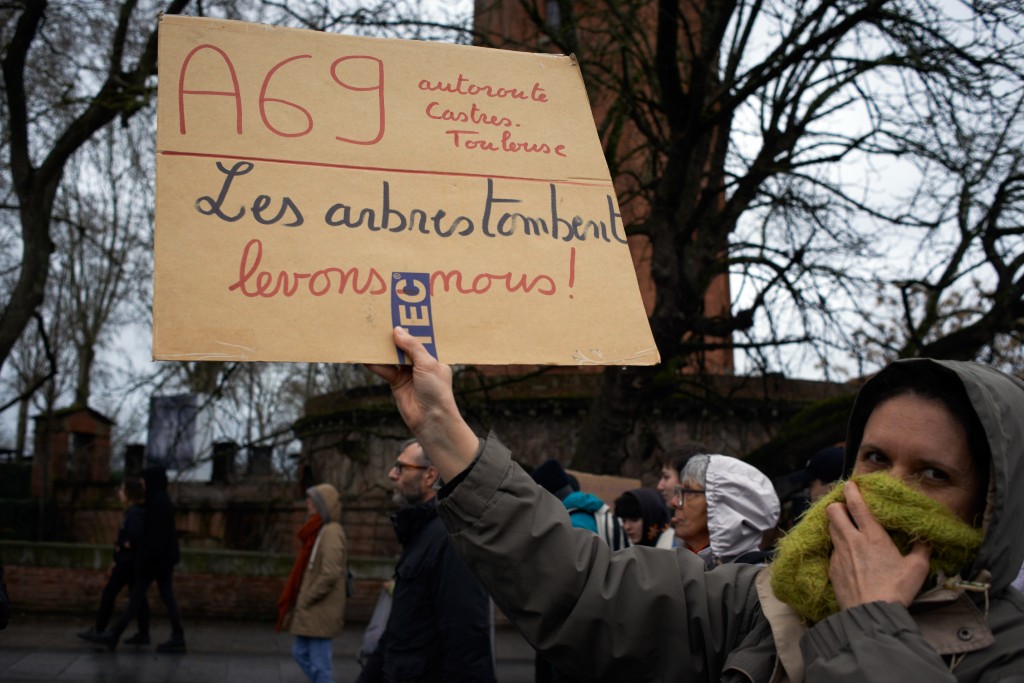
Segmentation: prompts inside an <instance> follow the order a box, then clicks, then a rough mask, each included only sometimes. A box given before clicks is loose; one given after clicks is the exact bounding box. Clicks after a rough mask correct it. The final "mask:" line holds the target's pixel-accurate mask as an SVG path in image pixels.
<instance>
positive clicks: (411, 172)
mask: <svg viewBox="0 0 1024 683" xmlns="http://www.w3.org/2000/svg"><path fill="white" fill-rule="evenodd" d="M159 154H163V155H166V156H175V157H202V158H207V159H234V160H237V161H265V162H267V163H271V164H291V165H294V166H316V167H320V168H338V169H345V170H349V171H376V172H380V173H405V174H408V175H436V176H454V177H462V178H495V179H498V180H520V181H522V182H526V183H554V184H556V185H577V186H581V187H611V182H607V181H598V180H594V181H587V180H552V179H549V178H526V177H523V176H514V175H499V174H496V173H456V172H452V171H427V170H423V169H416V168H385V167H381V166H356V165H354V164H330V163H327V162H325V161H301V160H299V159H273V158H271V157H255V156H243V155H237V154H212V153H209V152H176V151H173V150H164V151H162V152H159Z"/></svg>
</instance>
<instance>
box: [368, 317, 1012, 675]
mask: <svg viewBox="0 0 1024 683" xmlns="http://www.w3.org/2000/svg"><path fill="white" fill-rule="evenodd" d="M394 339H395V342H396V344H397V345H398V346H399V348H401V349H402V350H403V351H404V352H405V353H406V354H407V355H408V356H409V357H410V358H411V359H412V361H413V367H411V368H410V367H396V366H372V369H373V370H374V371H376V372H377V373H378V374H379V375H380V376H382V377H383V378H385V379H386V380H388V381H389V382H390V384H391V387H392V393H393V394H394V396H395V399H396V402H397V404H398V407H399V410H400V411H401V413H402V417H403V418H404V419H405V421H406V423H407V424H408V425H409V426H410V428H411V429H412V431H413V433H415V434H416V435H417V436H418V437H419V438H420V439H421V441H423V442H425V443H426V445H427V447H428V448H430V449H431V453H432V454H433V457H434V462H435V465H436V466H437V467H438V469H439V470H440V471H441V475H442V477H443V478H444V479H445V480H446V481H448V482H449V484H448V485H447V487H446V489H445V490H443V491H442V493H441V497H442V501H441V503H440V506H439V507H440V514H441V517H442V519H443V520H444V522H445V524H446V526H447V527H448V529H449V532H450V533H451V539H452V543H453V544H454V545H455V547H456V549H457V550H458V551H459V553H460V554H461V555H462V556H463V558H464V559H465V560H466V562H467V564H468V565H469V566H470V568H471V569H472V570H473V571H474V572H475V573H476V574H477V575H478V576H479V577H480V579H481V581H482V582H483V583H484V584H485V585H486V586H487V587H488V589H489V590H490V592H491V595H492V597H493V598H494V600H495V603H496V604H497V606H498V607H499V609H501V611H502V612H503V613H504V614H505V615H506V616H507V617H508V618H509V619H510V620H511V621H512V622H513V623H514V624H515V625H516V627H517V628H518V629H519V630H520V632H522V633H523V634H524V635H525V636H526V638H527V640H528V641H530V642H531V643H532V644H533V645H534V646H535V647H537V648H539V649H540V650H541V651H543V652H544V653H545V656H547V657H549V658H550V659H551V660H552V661H553V662H554V663H555V664H556V665H557V666H558V667H559V668H560V669H563V670H564V672H565V673H566V674H568V675H570V676H573V677H575V678H578V679H584V680H591V681H616V680H646V681H684V680H685V681H726V682H730V683H731V682H737V681H756V682H769V681H807V682H808V683H815V682H819V681H827V682H828V683H843V682H846V681H857V682H861V681H863V682H867V681H929V682H932V681H961V682H964V683H966V682H972V683H973V682H979V683H980V682H981V681H1010V680H1024V597H1022V595H1021V594H1020V593H1019V592H1017V591H1016V590H1014V589H1013V588H1011V587H1010V582H1011V581H1012V580H1013V579H1014V578H1015V577H1016V575H1017V571H1018V569H1019V568H1020V566H1021V564H1022V561H1024V497H1022V496H1020V495H1019V492H1020V490H1021V488H1022V487H1024V382H1022V381H1021V380H1020V379H1018V378H1015V377H1010V376H1008V375H1005V374H1003V373H1000V372H998V371H996V370H994V369H992V368H988V367H985V366H981V365H978V364H975V363H966V362H953V361H934V360H928V359H914V360H905V361H898V362H896V363H894V364H892V365H890V366H888V367H887V368H885V369H883V370H882V371H881V372H879V373H878V375H877V376H876V377H875V378H873V379H872V380H870V381H869V382H867V383H866V384H865V386H864V387H863V389H862V390H861V392H860V394H859V396H858V398H857V400H856V403H855V405H854V409H853V412H852V414H851V419H850V424H849V429H848V435H847V440H846V445H847V456H846V457H847V463H846V470H847V471H848V472H850V471H852V479H851V480H850V481H848V482H846V483H845V484H844V485H842V486H840V487H837V488H836V490H834V491H833V492H832V493H830V494H829V495H828V496H826V497H825V498H823V499H822V500H821V501H819V503H818V504H817V505H816V506H815V507H813V508H812V509H811V510H809V511H808V513H807V514H806V515H805V516H804V517H803V518H802V519H801V521H800V523H799V524H798V525H797V526H796V527H795V528H794V530H793V531H792V532H791V533H790V534H789V536H787V537H786V539H783V542H782V544H781V546H780V548H779V555H778V557H777V559H776V560H775V561H773V563H772V564H771V565H770V566H769V567H767V568H766V567H757V566H752V565H746V564H736V563H732V564H725V565H720V566H718V567H716V568H715V569H713V570H711V571H707V570H706V569H705V565H704V563H703V562H701V560H700V559H699V558H697V557H696V556H694V555H693V554H692V553H688V552H685V551H682V550H676V551H675V552H672V553H667V552H662V551H660V550H656V549H648V548H643V547H631V548H628V549H626V550H623V551H619V552H617V553H612V552H611V551H610V550H608V549H607V547H606V546H604V545H603V544H602V543H601V542H600V541H598V540H597V539H592V538H590V537H588V536H587V535H586V534H584V533H583V532H578V531H574V530H573V529H572V528H571V526H570V525H569V523H568V520H567V519H565V515H564V513H561V512H560V510H559V507H560V506H559V505H558V502H557V501H556V500H554V499H553V498H551V497H550V496H547V495H546V494H544V493H543V492H542V491H541V490H540V489H539V488H538V487H537V486H536V485H535V484H534V483H533V482H532V481H531V480H530V479H529V477H528V476H526V475H525V474H524V473H523V472H522V470H521V469H520V468H519V467H518V466H517V465H515V464H514V463H513V462H512V461H511V458H510V454H509V452H508V450H507V449H506V448H505V447H504V446H502V445H501V444H500V443H499V442H498V441H497V440H496V439H495V438H494V437H489V438H488V439H487V440H486V441H484V442H483V443H481V441H480V440H479V439H478V438H477V437H476V435H475V434H474V433H473V432H472V430H471V429H469V427H468V425H467V424H466V423H465V422H464V421H463V420H462V419H461V417H460V416H459V413H458V407H457V404H456V403H455V400H454V397H453V394H452V393H451V386H450V382H451V370H450V369H449V368H447V366H444V365H441V364H439V363H438V362H437V361H436V360H435V359H434V358H433V357H432V356H430V354H429V353H428V352H427V351H426V350H425V349H424V348H423V346H422V344H421V343H419V342H418V341H416V340H415V339H413V338H412V337H411V335H409V334H408V332H406V331H405V330H402V329H401V328H396V330H395V334H394ZM787 539H792V540H793V542H792V543H788V542H787ZM791 557H796V558H798V560H797V561H796V562H792V561H790V558H791ZM802 559H807V560H808V561H806V562H803V561H801V560H802ZM787 564H788V565H789V567H790V568H789V569H786V567H787ZM794 568H795V570H794Z"/></svg>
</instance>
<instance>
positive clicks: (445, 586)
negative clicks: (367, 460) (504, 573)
mask: <svg viewBox="0 0 1024 683" xmlns="http://www.w3.org/2000/svg"><path fill="white" fill-rule="evenodd" d="M388 478H389V479H390V480H391V484H392V486H393V488H394V500H395V502H396V503H398V504H399V505H400V506H401V509H399V510H398V512H396V513H395V514H394V515H392V517H391V522H392V524H394V527H395V534H396V535H397V536H398V541H399V542H400V543H401V544H402V554H401V556H400V557H399V558H398V565H397V566H396V567H395V579H394V594H393V601H392V606H391V615H390V617H389V618H388V623H387V626H386V628H385V629H384V633H383V634H382V635H381V638H380V641H379V643H378V645H377V649H376V650H375V651H374V652H373V653H372V654H370V656H369V657H368V659H367V662H366V666H365V667H364V668H363V671H362V673H361V674H360V676H359V679H358V681H357V683H378V682H386V683H400V682H401V681H424V682H427V681H437V682H438V683H441V682H442V681H443V682H444V683H469V682H470V681H472V682H473V683H493V682H494V680H495V679H494V655H493V652H492V648H491V602H490V597H489V596H488V594H487V592H486V591H484V589H483V587H482V586H481V585H480V583H479V582H478V581H477V580H476V578H475V577H474V576H473V574H471V573H470V571H469V569H468V568H467V567H466V565H465V564H464V563H463V561H462V560H461V559H460V558H459V556H458V555H457V554H456V553H455V550H454V549H453V548H452V546H451V544H450V543H449V542H448V532H447V531H445V528H444V525H443V524H442V523H441V520H440V518H438V516H437V500H436V496H437V489H438V488H440V487H439V483H440V475H439V474H438V471H437V468H435V467H434V466H433V464H432V463H431V462H430V458H429V456H428V455H427V453H426V452H424V450H423V447H422V446H421V445H420V443H419V442H418V441H416V440H410V441H406V442H405V443H403V444H402V445H401V446H400V447H399V450H398V457H397V459H396V460H395V463H394V464H393V465H392V466H391V469H390V470H389V471H388Z"/></svg>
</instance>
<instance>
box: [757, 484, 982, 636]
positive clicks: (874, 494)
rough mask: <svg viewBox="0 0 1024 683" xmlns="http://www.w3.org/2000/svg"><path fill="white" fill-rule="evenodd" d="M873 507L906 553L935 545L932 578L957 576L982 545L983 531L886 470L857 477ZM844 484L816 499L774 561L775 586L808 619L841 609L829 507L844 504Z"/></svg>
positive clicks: (784, 541) (928, 583)
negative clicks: (832, 570) (831, 574)
mask: <svg viewBox="0 0 1024 683" xmlns="http://www.w3.org/2000/svg"><path fill="white" fill-rule="evenodd" d="M852 481H854V482H856V484H857V487H858V488H859V489H860V492H861V494H862V495H863V496H864V501H865V502H866V503H867V506H868V509H869V510H871V514H872V515H874V517H875V519H877V520H878V522H879V523H880V524H881V525H882V526H883V527H885V528H886V529H887V530H888V531H889V536H890V537H891V538H892V540H893V542H894V543H895V544H896V547H898V548H899V549H900V551H901V552H902V553H903V554H907V553H908V552H910V549H911V548H912V547H913V545H914V542H915V541H919V540H920V541H925V542H927V543H928V544H930V545H931V549H932V554H931V563H930V574H929V580H928V581H927V582H926V583H925V585H930V584H931V581H932V578H933V577H934V576H936V575H937V574H938V573H939V572H943V573H944V574H945V575H946V576H954V575H956V574H958V573H959V572H960V571H961V570H963V569H964V568H965V567H966V566H967V564H968V563H969V562H971V561H972V560H973V559H974V556H975V554H976V553H977V550H978V548H979V547H980V546H981V539H982V532H981V529H976V528H974V527H972V526H970V525H969V524H966V523H964V522H963V521H962V520H961V519H960V518H959V517H957V516H956V515H955V514H954V513H953V512H952V511H951V510H950V509H949V508H947V507H946V506H945V505H942V504H941V503H939V502H937V501H935V500H932V499H931V498H929V497H928V496H926V495H924V494H923V493H921V492H920V491H917V490H915V489H912V488H910V487H909V486H907V485H906V484H904V483H903V482H901V481H899V480H897V479H895V478H894V477H891V476H889V475H888V474H885V473H881V472H878V473H875V474H866V475H861V476H855V477H853V478H852ZM844 501H845V498H844V496H843V485H842V482H840V483H839V484H838V485H837V486H836V487H835V488H834V489H832V491H831V492H830V493H829V494H828V495H826V496H824V497H823V498H822V499H821V500H819V501H818V502H817V503H815V504H814V505H813V506H812V507H811V508H810V509H809V510H808V511H807V512H806V513H805V514H804V516H803V517H802V518H801V519H800V522H799V524H797V525H796V527H794V529H793V530H792V531H791V532H790V533H789V534H787V535H786V536H785V537H783V538H782V540H780V541H779V545H778V552H777V554H776V559H775V560H774V561H773V562H772V565H771V567H772V569H771V570H772V590H773V591H774V592H775V596H776V597H778V598H779V599H780V600H782V601H783V602H785V603H786V604H788V605H789V606H790V607H792V608H793V609H794V610H796V613H797V614H799V615H800V617H801V618H802V619H803V620H804V621H805V622H809V623H814V622H817V621H821V620H822V619H824V618H825V617H827V616H829V615H830V614H835V613H836V612H838V611H839V604H838V603H837V602H836V594H835V591H833V590H832V584H831V583H830V582H829V580H828V565H829V557H830V555H831V553H832V539H831V537H830V536H829V533H828V516H827V515H826V514H825V508H826V507H827V506H828V505H829V504H831V503H836V502H844Z"/></svg>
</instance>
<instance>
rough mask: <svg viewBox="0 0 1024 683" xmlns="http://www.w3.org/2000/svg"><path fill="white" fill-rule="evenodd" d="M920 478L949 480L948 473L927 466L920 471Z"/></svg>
mask: <svg viewBox="0 0 1024 683" xmlns="http://www.w3.org/2000/svg"><path fill="white" fill-rule="evenodd" d="M921 478H922V479H929V480H931V481H935V482H947V481H949V474H948V473H946V472H945V471H943V470H940V469H939V468H937V467H927V468H925V469H924V470H922V471H921Z"/></svg>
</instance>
